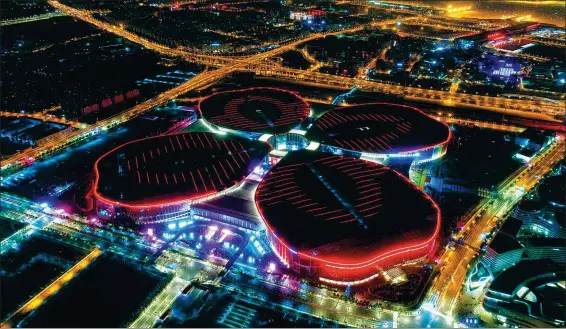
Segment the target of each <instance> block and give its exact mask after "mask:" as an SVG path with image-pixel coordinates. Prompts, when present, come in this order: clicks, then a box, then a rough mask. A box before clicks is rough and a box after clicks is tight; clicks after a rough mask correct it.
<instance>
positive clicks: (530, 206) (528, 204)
mask: <svg viewBox="0 0 566 329" xmlns="http://www.w3.org/2000/svg"><path fill="white" fill-rule="evenodd" d="M517 207H518V208H519V210H521V211H524V212H538V211H540V210H542V208H543V204H542V203H541V202H539V201H535V200H523V201H521V202H520V203H519V205H517Z"/></svg>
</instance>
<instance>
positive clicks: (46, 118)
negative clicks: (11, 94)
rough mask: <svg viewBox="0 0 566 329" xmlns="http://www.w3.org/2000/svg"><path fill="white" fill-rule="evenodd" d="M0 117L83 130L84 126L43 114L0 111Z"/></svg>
mask: <svg viewBox="0 0 566 329" xmlns="http://www.w3.org/2000/svg"><path fill="white" fill-rule="evenodd" d="M0 115H1V116H5V117H30V118H34V119H38V120H41V121H44V122H54V123H60V124H64V125H70V126H71V127H73V128H77V129H80V128H84V127H85V126H86V125H85V124H84V123H80V122H78V121H69V120H65V119H61V118H57V117H54V116H51V115H49V114H43V113H31V114H22V113H17V112H6V111H0Z"/></svg>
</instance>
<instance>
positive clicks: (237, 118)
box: [199, 88, 310, 134]
mask: <svg viewBox="0 0 566 329" xmlns="http://www.w3.org/2000/svg"><path fill="white" fill-rule="evenodd" d="M199 110H200V112H201V114H202V116H203V117H204V119H205V120H207V121H208V122H210V123H213V124H215V125H217V126H219V127H223V128H228V129H233V130H239V131H248V132H259V133H266V134H280V133H286V132H288V131H289V130H291V129H292V128H293V127H295V126H296V125H298V124H299V123H301V121H303V120H304V119H306V118H307V117H308V116H309V114H310V106H309V104H308V103H307V102H306V101H305V100H303V99H302V98H301V97H300V96H299V95H297V94H296V93H293V92H290V91H287V90H284V89H277V88H249V89H242V90H234V91H227V92H219V93H215V94H212V95H211V96H208V97H207V98H205V99H203V100H202V101H201V102H200V103H199Z"/></svg>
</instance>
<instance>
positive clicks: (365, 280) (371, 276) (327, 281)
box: [318, 273, 379, 286]
mask: <svg viewBox="0 0 566 329" xmlns="http://www.w3.org/2000/svg"><path fill="white" fill-rule="evenodd" d="M378 276H379V273H375V274H373V275H370V276H368V277H367V278H364V279H361V280H356V281H337V280H331V279H327V278H323V277H320V278H318V279H319V280H320V281H321V282H324V283H330V284H334V285H337V286H355V285H359V284H363V283H366V282H369V281H371V280H373V279H375V278H377V277H378Z"/></svg>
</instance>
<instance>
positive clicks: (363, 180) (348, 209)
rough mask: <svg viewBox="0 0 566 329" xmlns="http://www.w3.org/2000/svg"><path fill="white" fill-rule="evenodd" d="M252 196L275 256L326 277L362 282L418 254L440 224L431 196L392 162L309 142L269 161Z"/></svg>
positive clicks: (330, 280)
mask: <svg viewBox="0 0 566 329" xmlns="http://www.w3.org/2000/svg"><path fill="white" fill-rule="evenodd" d="M256 204H257V206H258V209H259V212H260V214H261V216H262V218H263V220H264V222H265V224H266V225H267V227H268V231H269V232H268V235H269V239H270V242H271V244H272V246H273V249H274V251H275V252H276V253H277V254H278V255H279V257H280V258H281V260H282V261H283V262H284V263H286V264H288V265H289V266H290V267H291V268H292V269H293V270H294V271H296V272H299V273H301V274H303V275H310V276H314V277H320V279H321V281H323V282H327V283H330V284H344V285H345V284H358V283H363V282H366V281H369V280H371V279H372V278H373V277H375V276H376V275H378V273H379V270H378V269H379V268H387V267H390V266H393V265H396V264H400V263H403V262H407V261H413V260H415V259H418V258H421V257H425V256H426V255H427V254H429V253H430V252H431V251H433V250H434V246H435V239H436V236H437V234H438V230H439V227H440V210H439V209H438V207H437V206H436V204H435V203H434V202H433V201H432V199H430V198H429V197H428V196H427V195H426V194H424V193H423V192H421V191H420V190H419V189H418V188H417V187H416V186H415V185H413V184H412V183H411V182H410V181H408V180H407V179H406V178H404V177H403V176H401V175H400V174H398V173H397V172H395V171H394V170H392V169H389V168H387V167H385V166H382V165H380V164H377V163H374V162H368V161H363V160H359V159H352V158H347V157H341V156H335V155H329V154H324V153H315V152H311V151H309V150H300V151H296V152H293V153H289V154H288V155H287V156H286V157H285V158H283V159H282V160H281V161H280V162H279V163H278V164H277V165H276V166H275V167H274V168H273V170H272V171H271V172H270V173H269V174H268V175H267V176H266V177H265V178H264V180H263V181H262V183H261V184H260V185H259V187H258V189H257V191H256ZM406 205H410V207H407V206H406Z"/></svg>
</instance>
